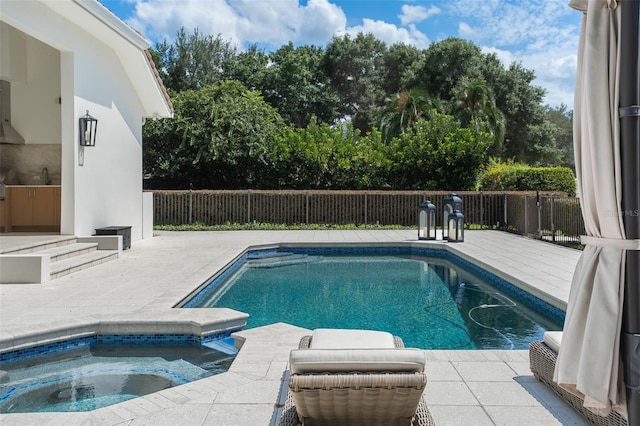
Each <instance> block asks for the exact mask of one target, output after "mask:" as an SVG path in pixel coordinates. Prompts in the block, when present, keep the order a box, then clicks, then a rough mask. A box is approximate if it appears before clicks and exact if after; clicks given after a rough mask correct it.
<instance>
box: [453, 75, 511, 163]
mask: <svg viewBox="0 0 640 426" xmlns="http://www.w3.org/2000/svg"><path fill="white" fill-rule="evenodd" d="M456 105H457V107H458V111H459V112H460V116H461V120H460V121H461V122H462V125H463V126H466V127H473V128H474V130H476V131H478V132H479V131H481V130H485V131H488V132H489V133H490V134H491V135H493V137H494V139H495V142H494V145H493V147H492V151H493V154H494V155H498V154H500V152H501V151H502V143H503V142H504V132H505V120H504V116H503V115H502V112H501V111H500V110H499V109H498V107H496V101H495V99H494V96H493V91H492V90H491V88H490V87H489V85H488V84H487V82H486V81H484V80H467V79H464V80H462V82H461V84H460V88H459V91H458V96H457V103H456Z"/></svg>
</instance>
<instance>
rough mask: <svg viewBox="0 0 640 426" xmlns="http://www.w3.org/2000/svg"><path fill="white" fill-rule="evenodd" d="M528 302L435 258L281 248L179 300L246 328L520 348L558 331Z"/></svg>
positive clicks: (556, 322)
mask: <svg viewBox="0 0 640 426" xmlns="http://www.w3.org/2000/svg"><path fill="white" fill-rule="evenodd" d="M530 305H531V303H523V302H522V301H520V300H519V299H518V297H517V291H516V292H514V294H509V293H505V292H502V291H499V290H498V289H497V288H496V287H495V286H493V285H492V284H490V283H489V282H488V280H486V279H483V278H481V277H480V276H479V275H477V274H474V273H472V272H470V271H469V270H466V269H464V268H462V267H460V266H457V265H455V264H453V263H452V262H451V261H449V260H446V259H442V258H429V257H423V256H403V255H398V256H396V255H383V256H377V255H364V256H359V255H353V256H352V255H347V256H345V255H339V256H332V255H322V256H320V255H305V254H289V255H287V254H282V253H278V254H275V255H273V256H265V257H258V258H255V259H251V258H249V259H247V260H246V261H245V262H244V263H243V264H242V266H241V267H239V268H238V269H237V270H236V271H235V273H233V274H231V275H230V276H229V277H228V279H226V280H225V281H223V282H221V283H219V284H218V285H216V286H215V287H214V289H213V291H209V293H208V294H206V295H205V296H204V297H202V295H200V296H199V297H198V302H197V303H195V304H190V305H188V306H189V307H228V308H232V309H236V310H239V311H242V312H246V313H248V314H249V315H250V317H249V319H248V322H247V328H251V327H258V326H262V325H267V324H272V323H275V322H286V323H290V324H293V325H297V326H300V327H304V328H309V329H315V328H325V327H326V328H364V329H374V330H383V331H388V332H391V333H393V334H395V335H398V336H400V337H402V339H403V340H404V342H405V345H406V346H410V347H416V348H423V349H526V348H528V346H529V343H530V342H532V341H533V340H538V339H540V338H541V337H542V334H543V333H544V332H545V331H546V330H560V329H562V319H560V318H558V319H554V318H547V317H545V315H543V314H541V313H539V312H537V311H536V310H535V307H531V306H530Z"/></svg>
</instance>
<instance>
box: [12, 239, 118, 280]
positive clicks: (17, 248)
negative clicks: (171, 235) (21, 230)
mask: <svg viewBox="0 0 640 426" xmlns="http://www.w3.org/2000/svg"><path fill="white" fill-rule="evenodd" d="M12 238H13V237H12ZM7 246H10V247H4V250H2V253H0V254H1V255H2V256H3V257H4V256H6V257H8V258H9V259H4V262H3V267H7V268H24V264H23V263H16V264H15V266H12V265H13V263H11V262H13V260H10V259H11V256H16V255H17V256H16V257H19V256H20V255H49V258H50V263H49V280H54V279H56V278H60V277H63V276H65V275H68V274H71V273H74V272H78V271H81V270H83V269H87V268H90V267H92V266H96V265H99V264H102V263H105V262H108V261H110V260H113V259H117V258H118V257H119V251H118V250H104V249H101V250H99V249H98V247H99V244H98V243H97V242H94V241H91V242H78V238H77V237H75V236H57V237H53V236H42V237H41V238H38V237H28V238H21V237H17V238H16V239H15V240H13V241H11V244H7ZM18 262H19V260H18ZM18 265H20V266H18ZM38 265H40V263H38ZM34 266H35V265H34ZM38 267H39V266H38ZM44 273H45V274H46V272H44ZM40 276H42V275H40ZM45 276H46V275H45ZM30 277H31V276H30ZM17 279H18V280H21V281H18V282H41V281H32V278H28V279H27V281H22V279H24V278H17ZM41 280H45V281H46V278H41ZM2 282H10V281H2Z"/></svg>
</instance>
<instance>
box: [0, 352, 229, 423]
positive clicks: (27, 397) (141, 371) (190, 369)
mask: <svg viewBox="0 0 640 426" xmlns="http://www.w3.org/2000/svg"><path fill="white" fill-rule="evenodd" d="M232 361H233V356H230V355H227V354H224V353H222V352H219V351H215V350H211V349H208V348H206V347H204V346H200V345H198V346H196V345H180V346H175V345H174V346H157V345H148V346H145V345H129V346H126V345H123V346H120V345H98V346H95V347H92V348H90V347H82V348H78V349H74V350H69V351H61V352H57V353H53V354H49V355H45V356H41V357H33V358H28V359H25V360H18V361H13V362H11V363H3V365H2V367H0V368H1V370H2V371H0V413H32V412H61V411H62V412H75V411H90V410H95V409H98V408H102V407H106V406H108V405H112V404H117V403H119V402H123V401H126V400H129V399H132V398H137V397H139V396H143V395H147V394H150V393H153V392H157V391H160V390H163V389H167V388H170V387H173V386H177V385H181V384H184V383H188V382H191V381H194V380H198V379H202V378H205V377H209V376H212V375H214V374H219V373H222V372H225V371H227V370H228V369H229V365H230V364H231V362H232Z"/></svg>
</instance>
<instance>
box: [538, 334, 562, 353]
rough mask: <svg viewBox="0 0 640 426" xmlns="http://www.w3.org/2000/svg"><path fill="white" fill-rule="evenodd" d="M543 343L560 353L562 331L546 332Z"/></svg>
mask: <svg viewBox="0 0 640 426" xmlns="http://www.w3.org/2000/svg"><path fill="white" fill-rule="evenodd" d="M542 341H543V342H544V343H545V344H546V345H547V346H549V347H550V348H551V349H553V350H554V351H555V352H556V353H557V352H560V342H562V331H545V333H544V337H543V338H542Z"/></svg>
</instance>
